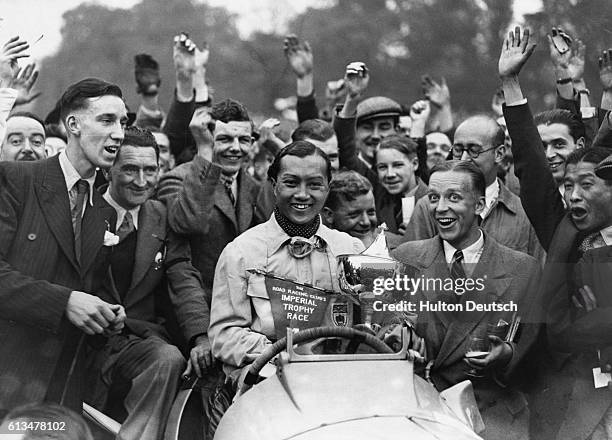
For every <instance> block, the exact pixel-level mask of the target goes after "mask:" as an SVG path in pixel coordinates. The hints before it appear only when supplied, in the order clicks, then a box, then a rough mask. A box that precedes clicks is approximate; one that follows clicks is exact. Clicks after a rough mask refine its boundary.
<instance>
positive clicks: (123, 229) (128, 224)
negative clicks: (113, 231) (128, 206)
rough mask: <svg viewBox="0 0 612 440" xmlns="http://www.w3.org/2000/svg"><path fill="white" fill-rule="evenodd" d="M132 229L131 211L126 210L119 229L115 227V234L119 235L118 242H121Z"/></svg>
mask: <svg viewBox="0 0 612 440" xmlns="http://www.w3.org/2000/svg"><path fill="white" fill-rule="evenodd" d="M133 231H134V219H133V218H132V213H131V212H130V211H126V213H125V215H124V216H123V221H122V222H121V225H119V229H117V235H118V236H119V242H122V241H123V239H124V238H125V237H127V236H128V235H130V234H131V233H132V232H133Z"/></svg>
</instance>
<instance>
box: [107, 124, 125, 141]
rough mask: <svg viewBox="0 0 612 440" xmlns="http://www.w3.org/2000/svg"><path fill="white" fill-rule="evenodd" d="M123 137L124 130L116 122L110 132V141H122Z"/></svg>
mask: <svg viewBox="0 0 612 440" xmlns="http://www.w3.org/2000/svg"><path fill="white" fill-rule="evenodd" d="M124 136H125V128H124V127H123V125H121V122H120V121H117V122H116V123H115V125H114V126H113V131H112V132H111V135H110V137H111V139H113V140H116V141H119V142H121V141H123V137H124Z"/></svg>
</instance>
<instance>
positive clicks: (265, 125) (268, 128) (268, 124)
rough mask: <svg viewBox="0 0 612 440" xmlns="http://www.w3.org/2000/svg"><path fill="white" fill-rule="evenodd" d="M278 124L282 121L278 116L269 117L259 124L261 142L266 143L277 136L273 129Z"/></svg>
mask: <svg viewBox="0 0 612 440" xmlns="http://www.w3.org/2000/svg"><path fill="white" fill-rule="evenodd" d="M277 125H280V121H279V120H278V119H276V118H269V119H266V120H265V121H263V122H262V123H261V125H260V126H259V142H260V143H264V142H265V141H267V140H273V138H276V135H275V134H274V131H273V130H274V127H276V126H277Z"/></svg>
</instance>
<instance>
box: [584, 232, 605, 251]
mask: <svg viewBox="0 0 612 440" xmlns="http://www.w3.org/2000/svg"><path fill="white" fill-rule="evenodd" d="M605 245H606V242H605V241H604V239H603V237H602V236H601V233H600V232H595V233H594V234H591V235H588V236H587V237H586V238H585V239H584V240H582V243H580V246H578V250H579V251H580V252H579V253H580V255H582V254H584V253H585V252H586V251H589V250H591V249H596V248H599V247H603V246H605Z"/></svg>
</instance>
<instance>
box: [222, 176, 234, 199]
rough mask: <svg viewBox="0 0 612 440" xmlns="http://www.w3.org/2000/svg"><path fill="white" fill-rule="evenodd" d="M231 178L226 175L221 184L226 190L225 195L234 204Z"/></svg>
mask: <svg viewBox="0 0 612 440" xmlns="http://www.w3.org/2000/svg"><path fill="white" fill-rule="evenodd" d="M233 181H234V179H233V178H231V177H228V178H226V179H224V180H223V186H225V191H227V195H228V197H229V199H230V200H231V202H232V205H234V206H236V197H234V192H233V191H232V182H233Z"/></svg>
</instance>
